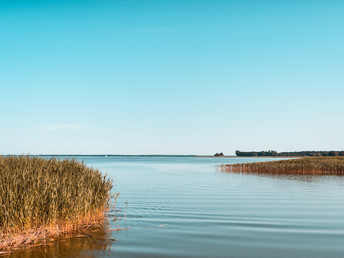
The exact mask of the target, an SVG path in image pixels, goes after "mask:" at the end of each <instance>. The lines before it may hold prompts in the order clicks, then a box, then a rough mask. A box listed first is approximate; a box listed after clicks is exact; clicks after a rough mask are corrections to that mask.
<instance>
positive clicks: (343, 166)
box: [220, 157, 344, 175]
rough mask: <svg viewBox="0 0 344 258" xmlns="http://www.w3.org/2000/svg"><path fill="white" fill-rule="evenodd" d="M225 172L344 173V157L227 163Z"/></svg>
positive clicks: (223, 168)
mask: <svg viewBox="0 0 344 258" xmlns="http://www.w3.org/2000/svg"><path fill="white" fill-rule="evenodd" d="M220 169H221V171H224V172H243V173H270V174H301V175H344V157H320V158H300V159H291V160H279V161H269V162H255V163H244V164H226V165H221V166H220Z"/></svg>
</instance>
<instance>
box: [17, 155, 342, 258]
mask: <svg viewBox="0 0 344 258" xmlns="http://www.w3.org/2000/svg"><path fill="white" fill-rule="evenodd" d="M61 158H64V157H61ZM78 159H80V160H84V162H85V163H87V165H88V166H91V167H94V168H97V169H100V170H101V171H102V172H103V173H105V174H107V175H108V176H109V177H111V178H113V180H114V192H119V193H120V195H119V198H118V200H117V206H116V209H115V210H111V211H110V212H109V221H108V223H109V227H110V228H111V229H113V228H115V227H116V228H128V229H127V230H121V231H107V230H101V231H99V232H93V233H91V234H90V235H89V237H88V238H81V237H80V238H71V239H66V240H64V241H61V242H57V243H52V244H50V245H47V246H40V247H32V248H30V249H28V250H24V251H17V252H14V253H13V254H12V256H13V257H54V256H58V257H264V258H268V257H344V177H338V176H295V175H293V176H287V175H286V176H276V175H257V174H240V173H222V172H220V171H218V170H217V167H216V165H218V164H224V163H238V162H257V161H268V160H271V159H264V158H203V157H147V156H125V157H121V156H117V157H102V156H94V157H92V156H79V157H78ZM273 160H275V159H273ZM116 218H117V219H116Z"/></svg>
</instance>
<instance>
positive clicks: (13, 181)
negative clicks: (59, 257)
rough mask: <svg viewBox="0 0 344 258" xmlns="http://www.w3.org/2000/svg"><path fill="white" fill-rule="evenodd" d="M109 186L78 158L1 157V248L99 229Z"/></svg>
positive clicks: (108, 180) (107, 182) (106, 180)
mask: <svg viewBox="0 0 344 258" xmlns="http://www.w3.org/2000/svg"><path fill="white" fill-rule="evenodd" d="M111 188H112V181H111V180H110V179H108V178H107V177H106V176H103V175H102V174H101V173H100V172H99V171H98V170H95V169H92V168H88V167H86V166H85V165H84V164H83V163H80V162H77V161H76V160H57V159H49V160H46V159H42V158H33V157H29V156H19V157H15V156H10V157H1V156H0V207H1V208H0V251H1V250H12V249H14V248H17V247H21V246H27V245H34V244H37V243H39V242H42V240H44V241H49V239H55V238H56V237H58V236H61V235H62V234H65V233H69V232H73V231H75V230H85V229H87V228H90V227H97V225H99V222H100V221H102V219H103V218H104V211H105V209H106V208H107V207H108V202H109V199H110V190H111Z"/></svg>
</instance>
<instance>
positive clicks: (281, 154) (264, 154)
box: [235, 150, 344, 157]
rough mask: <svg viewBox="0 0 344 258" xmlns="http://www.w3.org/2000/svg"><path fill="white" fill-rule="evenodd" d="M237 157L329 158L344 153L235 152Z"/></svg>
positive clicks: (343, 152) (343, 154) (343, 153)
mask: <svg viewBox="0 0 344 258" xmlns="http://www.w3.org/2000/svg"><path fill="white" fill-rule="evenodd" d="M235 154H236V155H237V156H245V157H290V156H298V157H304V156H308V157H328V156H332V157H334V156H344V151H292V152H277V151H273V150H269V151H239V150H237V151H236V152H235Z"/></svg>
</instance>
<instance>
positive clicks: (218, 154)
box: [214, 152, 223, 157]
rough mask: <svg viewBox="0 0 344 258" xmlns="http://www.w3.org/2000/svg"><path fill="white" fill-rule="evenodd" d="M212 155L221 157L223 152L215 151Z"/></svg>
mask: <svg viewBox="0 0 344 258" xmlns="http://www.w3.org/2000/svg"><path fill="white" fill-rule="evenodd" d="M214 156H215V157H223V153H222V152H220V153H215V154H214Z"/></svg>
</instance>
